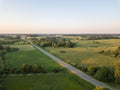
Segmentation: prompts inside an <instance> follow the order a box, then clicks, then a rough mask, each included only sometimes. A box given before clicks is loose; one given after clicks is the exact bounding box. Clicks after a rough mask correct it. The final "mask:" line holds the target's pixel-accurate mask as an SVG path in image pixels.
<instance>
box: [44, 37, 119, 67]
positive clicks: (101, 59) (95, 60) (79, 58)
mask: <svg viewBox="0 0 120 90" xmlns="http://www.w3.org/2000/svg"><path fill="white" fill-rule="evenodd" d="M96 41H97V42H99V43H93V40H79V41H75V40H74V42H76V43H77V47H75V48H46V50H48V51H49V52H51V53H52V54H54V55H56V56H58V57H59V58H61V59H62V60H64V61H66V62H69V63H73V64H74V63H77V64H84V65H92V66H93V65H95V66H98V65H99V66H113V65H114V64H115V63H116V62H118V61H120V59H119V58H113V57H110V56H106V55H102V54H99V53H98V52H99V51H100V50H116V49H117V47H118V46H120V43H119V39H111V40H96ZM61 51H65V52H64V53H61Z"/></svg>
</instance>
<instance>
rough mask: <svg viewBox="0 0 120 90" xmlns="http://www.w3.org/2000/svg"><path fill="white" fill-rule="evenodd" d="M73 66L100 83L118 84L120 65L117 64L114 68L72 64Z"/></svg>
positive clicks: (119, 81)
mask: <svg viewBox="0 0 120 90" xmlns="http://www.w3.org/2000/svg"><path fill="white" fill-rule="evenodd" d="M73 66H74V67H76V68H78V69H80V70H81V71H83V72H85V73H87V74H88V75H90V76H93V77H94V78H96V79H98V80H100V81H103V82H109V83H115V84H120V63H117V64H116V65H115V67H105V66H86V65H77V64H74V65H73Z"/></svg>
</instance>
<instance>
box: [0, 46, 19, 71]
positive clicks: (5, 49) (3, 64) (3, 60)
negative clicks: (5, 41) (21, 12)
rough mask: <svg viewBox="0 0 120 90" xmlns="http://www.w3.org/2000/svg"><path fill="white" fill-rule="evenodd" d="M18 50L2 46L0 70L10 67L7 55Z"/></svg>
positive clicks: (0, 50) (0, 49)
mask: <svg viewBox="0 0 120 90" xmlns="http://www.w3.org/2000/svg"><path fill="white" fill-rule="evenodd" d="M16 50H18V48H11V47H10V46H6V47H3V46H2V45H0V60H1V62H0V69H4V68H6V67H7V66H8V63H7V61H6V58H5V55H6V54H7V53H9V52H13V51H16Z"/></svg>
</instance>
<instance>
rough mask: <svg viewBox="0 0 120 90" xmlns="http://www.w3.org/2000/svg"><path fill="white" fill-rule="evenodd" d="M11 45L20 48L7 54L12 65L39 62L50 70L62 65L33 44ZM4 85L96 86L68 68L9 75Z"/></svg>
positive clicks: (26, 88)
mask: <svg viewBox="0 0 120 90" xmlns="http://www.w3.org/2000/svg"><path fill="white" fill-rule="evenodd" d="M10 46H11V47H15V48H19V50H17V51H14V52H10V53H8V54H7V55H6V59H7V61H8V63H9V65H10V67H15V68H18V69H19V68H20V67H21V64H31V65H32V64H38V65H41V66H44V67H45V68H46V69H48V70H52V69H54V68H57V67H61V66H60V65H58V64H57V63H56V62H55V61H53V60H52V59H51V58H49V57H47V56H46V55H44V54H43V53H41V52H40V51H38V50H36V49H35V48H33V47H32V46H31V45H28V44H27V45H15V44H13V45H10ZM3 86H4V87H5V88H6V90H93V88H94V86H93V85H91V84H90V83H88V82H86V81H84V80H83V79H81V78H79V77H78V76H76V75H74V74H73V73H71V72H69V71H67V70H65V71H64V72H58V73H40V74H31V75H22V76H20V75H15V76H14V75H13V76H12V75H8V76H7V77H6V78H5V79H4V81H3Z"/></svg>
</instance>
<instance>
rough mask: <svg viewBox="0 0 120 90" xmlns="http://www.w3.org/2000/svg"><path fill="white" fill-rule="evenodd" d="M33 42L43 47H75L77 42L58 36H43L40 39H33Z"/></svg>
mask: <svg viewBox="0 0 120 90" xmlns="http://www.w3.org/2000/svg"><path fill="white" fill-rule="evenodd" d="M32 41H33V43H35V44H37V45H39V46H41V47H53V48H57V47H67V48H71V47H74V46H75V44H74V43H72V42H71V41H70V40H66V39H63V38H56V37H46V38H41V39H40V40H38V39H35V38H34V39H32Z"/></svg>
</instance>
